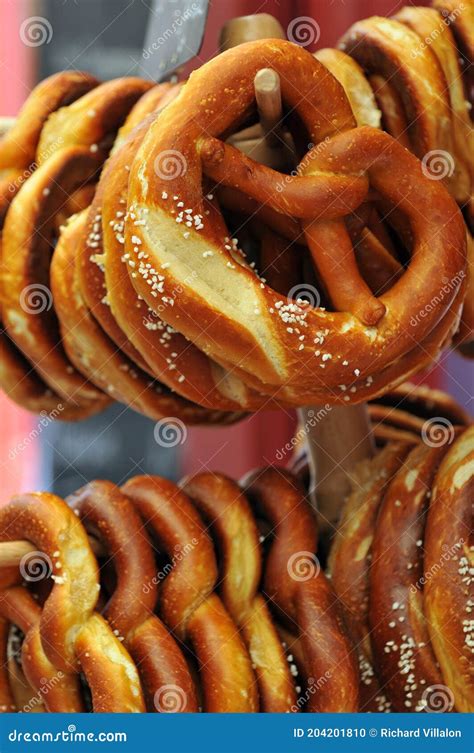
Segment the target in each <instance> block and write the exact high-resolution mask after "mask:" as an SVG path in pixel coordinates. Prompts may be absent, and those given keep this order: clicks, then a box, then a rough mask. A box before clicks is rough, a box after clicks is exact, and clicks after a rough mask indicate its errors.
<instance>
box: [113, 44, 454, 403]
mask: <svg viewBox="0 0 474 753" xmlns="http://www.w3.org/2000/svg"><path fill="white" fill-rule="evenodd" d="M244 52H245V56H243V53H244ZM237 55H239V60H242V57H243V59H244V62H245V65H244V66H242V65H240V68H239V71H240V74H241V82H242V83H241V88H240V90H239V96H238V97H234V96H233V94H232V92H233V86H234V85H235V82H234V76H235V64H236V56H237ZM262 60H265V62H266V64H267V65H268V64H271V67H273V68H274V69H275V70H276V71H277V72H280V73H281V74H282V75H281V78H282V95H283V99H284V101H285V103H286V104H287V105H288V106H289V107H295V108H296V110H297V112H298V114H299V117H300V119H301V120H302V122H303V124H304V126H305V128H306V130H307V132H308V134H309V137H310V138H311V140H312V142H313V143H318V142H320V141H321V139H324V138H325V137H327V140H326V142H325V144H324V148H322V149H317V148H314V149H313V150H312V151H311V152H310V153H309V154H308V155H306V157H305V158H304V160H303V163H302V165H303V167H302V170H301V175H298V176H296V177H294V178H290V179H285V176H281V175H279V174H278V173H274V172H273V171H271V170H270V169H268V168H264V167H263V166H261V165H260V166H259V165H257V164H255V163H251V162H250V161H249V160H248V158H245V157H243V156H239V155H238V153H237V152H236V150H235V149H234V148H233V147H231V146H229V145H224V144H223V143H222V142H219V141H218V139H217V138H216V136H219V135H221V134H222V132H225V131H226V130H228V129H229V128H230V127H232V126H235V123H236V122H238V121H239V120H241V119H242V117H243V113H247V111H248V110H249V108H250V107H251V105H252V101H253V75H254V73H255V72H256V70H258V67H259V66H260V67H261V64H262ZM290 61H291V74H289V73H288V70H287V66H288V65H289V63H290ZM217 68H218V72H219V82H220V86H221V85H222V86H224V88H225V89H226V90H228V98H227V100H226V102H227V105H228V106H227V107H226V108H225V110H224V111H222V113H221V114H220V115H219V117H217V116H216V113H215V112H214V111H213V109H212V107H208V103H209V101H211V100H212V96H213V91H214V90H213V85H214V84H213V71H214V70H215V69H216V70H217ZM289 75H290V76H291V78H289ZM315 77H318V79H319V82H320V83H319V86H320V87H321V89H323V90H324V91H325V92H326V97H325V98H324V100H323V102H319V101H318V102H316V101H315V98H314V92H313V90H312V81H313V80H314V78H315ZM338 86H339V85H338V84H337V82H336V81H335V80H334V79H332V78H331V77H330V74H329V73H328V72H326V71H325V70H324V69H322V68H321V65H320V64H319V63H318V62H317V61H315V60H314V59H313V58H312V57H311V56H309V55H307V54H306V53H305V52H304V51H301V50H296V49H295V48H294V47H292V46H291V45H288V43H284V42H279V41H272V42H256V43H250V44H249V45H248V46H246V48H245V50H244V49H243V48H239V52H238V53H237V52H235V51H229V52H227V53H225V54H223V55H222V56H220V57H219V59H218V62H216V61H211V62H210V63H208V64H207V65H205V66H203V67H202V68H201V69H199V71H197V72H195V73H194V74H193V76H192V77H191V78H190V80H189V82H188V83H187V84H186V85H185V86H184V87H183V90H182V92H181V93H180V95H179V97H178V98H177V99H176V100H175V101H174V102H172V103H171V104H170V105H169V106H168V107H167V108H166V110H165V111H164V112H163V113H162V114H161V115H160V117H159V118H158V119H157V120H156V121H155V122H154V123H153V124H152V125H151V127H150V129H149V130H148V133H147V135H146V138H145V140H144V142H143V145H142V147H141V148H140V150H139V152H138V154H137V156H136V158H135V161H134V164H133V166H132V170H131V174H130V181H129V196H128V201H129V204H128V206H129V210H130V211H131V212H133V215H134V222H133V223H126V228H125V241H126V242H125V252H126V254H129V255H130V260H131V261H132V262H133V265H134V268H133V269H134V272H135V276H134V277H131V280H132V283H133V285H134V287H135V288H136V290H137V292H138V293H139V294H140V295H141V296H142V297H143V298H144V299H145V300H146V302H147V304H148V305H149V306H150V307H151V308H152V309H156V310H158V309H159V310H160V316H162V318H164V319H165V320H166V321H167V322H169V323H170V324H171V325H172V326H174V327H176V328H178V329H179V330H180V331H181V332H182V333H183V334H185V335H186V336H187V337H188V338H189V339H191V340H192V341H193V342H194V343H195V344H197V345H198V347H200V348H202V349H205V350H206V352H209V354H210V355H211V356H212V357H213V358H215V359H216V360H218V361H220V362H221V363H223V364H224V365H229V366H233V367H234V368H236V367H237V366H238V373H239V374H241V375H242V377H243V378H244V380H246V381H247V382H248V383H250V384H252V385H253V386H255V387H256V389H258V390H260V391H261V392H266V393H267V394H276V393H277V394H278V397H279V398H280V399H283V400H287V401H288V402H293V403H296V404H300V403H303V402H306V403H308V402H311V401H317V400H319V401H321V400H325V399H329V400H330V401H331V402H343V401H346V402H347V401H351V402H357V401H360V400H362V399H365V398H367V397H370V396H371V395H373V394H374V393H376V392H378V391H380V390H381V389H382V388H383V387H384V386H386V385H387V382H389V381H395V379H398V380H400V378H402V376H403V373H404V369H406V368H407V367H408V365H407V362H406V361H405V360H404V359H403V358H402V356H406V355H407V354H408V353H409V351H412V350H414V351H416V348H417V347H419V346H420V345H422V344H425V345H426V344H427V339H429V337H430V334H431V335H432V336H433V339H434V342H432V346H434V343H435V342H436V341H437V342H438V343H440V342H445V341H446V338H447V337H449V331H450V328H448V331H445V333H444V334H441V332H438V334H435V327H436V325H438V326H439V325H440V324H441V322H442V321H443V314H444V313H446V311H447V308H449V306H450V305H451V304H452V303H453V302H454V301H455V300H456V296H457V295H458V294H460V293H459V290H460V283H461V281H462V277H463V274H464V269H465V256H464V255H465V238H464V230H463V225H462V221H461V218H460V215H459V214H458V213H457V211H456V208H455V205H454V203H453V202H452V200H451V199H450V198H449V196H448V194H447V193H446V191H445V189H444V187H442V186H441V185H440V184H439V183H438V182H436V181H430V180H429V179H427V178H426V177H425V175H424V174H423V171H422V169H421V165H420V163H419V162H418V161H417V160H416V159H415V158H414V157H413V156H412V155H410V154H408V153H407V152H406V150H404V149H403V148H402V147H400V145H399V144H397V142H395V141H393V140H392V139H391V138H390V137H389V136H388V135H387V134H384V133H382V132H379V131H377V130H374V129H371V128H369V127H363V128H359V129H356V130H347V129H350V127H351V125H352V124H353V121H352V116H351V113H350V107H349V105H348V103H347V101H345V100H344V99H343V90H342V88H338ZM329 94H331V96H329ZM209 98H211V99H209ZM329 102H331V113H332V123H331V126H330V125H329V120H330V118H329V112H328V111H326V110H325V109H324V108H325V105H324V103H329ZM199 103H201V104H199ZM183 113H187V114H186V121H185V123H184V124H183ZM178 118H179V121H180V128H178V126H177V120H178ZM335 131H336V132H337V131H339V133H337V135H335V136H332V137H331V134H332V133H334V132H335ZM344 131H345V132H344ZM170 147H172V149H173V152H174V153H179V154H181V155H182V156H183V158H184V160H185V162H186V172H185V175H178V176H177V177H176V178H175V180H174V181H173V186H172V192H173V195H174V196H176V197H177V200H176V202H175V201H174V199H173V197H172V195H171V190H170V185H169V181H167V180H166V179H165V178H164V177H160V175H159V171H155V169H154V165H156V164H158V165H159V160H160V155H162V154H165V153H166V150H169V149H170ZM250 171H251V172H250ZM203 172H204V173H205V174H207V175H208V176H211V177H212V178H214V179H216V180H219V181H224V183H226V184H227V185H230V186H232V187H234V188H237V189H239V190H243V191H244V192H245V193H247V194H249V195H250V196H251V197H253V198H255V197H256V196H257V197H258V198H259V200H260V201H261V202H262V203H268V204H269V206H271V207H272V209H274V210H277V211H279V212H280V213H281V212H284V213H286V214H289V215H290V216H293V217H300V218H302V219H303V225H304V229H305V235H306V240H307V242H308V245H309V247H310V250H311V252H312V255H313V259H314V261H315V262H316V266H317V268H318V272H319V275H320V277H321V278H322V279H323V281H324V283H325V287H326V288H327V289H328V291H329V293H330V296H331V300H332V303H333V305H335V307H336V308H340V309H342V310H343V311H345V312H346V313H340V312H334V313H332V312H325V311H322V310H321V309H313V308H312V307H311V306H308V305H301V304H299V303H298V302H292V303H288V301H285V300H282V299H281V296H278V295H277V294H276V293H275V291H273V290H272V289H271V288H269V287H268V286H267V285H265V283H263V282H262V281H261V280H260V279H259V278H258V277H257V276H255V274H254V273H253V272H252V271H251V270H250V269H249V268H248V267H246V266H245V265H244V264H242V263H238V262H237V263H234V262H235V260H233V257H232V256H231V254H230V252H228V251H227V250H226V249H225V243H224V239H223V238H222V237H221V236H220V228H217V227H216V226H215V225H214V224H213V222H212V221H211V219H210V218H208V217H206V215H205V205H204V201H203V198H202V195H201V175H202V173H203ZM361 174H362V175H366V176H367V178H368V179H370V183H371V185H372V186H373V187H374V188H375V189H376V191H377V192H378V193H380V194H382V195H383V196H384V197H385V198H387V199H389V200H390V201H391V202H393V203H395V204H397V205H398V207H399V209H400V210H401V211H403V212H404V213H405V214H406V215H407V216H408V217H409V219H410V223H411V225H412V229H413V233H414V238H415V242H414V251H413V255H412V260H411V263H410V265H409V267H408V270H407V271H406V273H405V274H404V275H403V276H402V277H401V279H400V280H399V281H398V282H397V283H396V284H395V285H393V287H392V288H391V289H390V290H388V291H387V292H386V293H385V294H384V295H382V296H381V297H380V298H374V296H373V295H372V293H371V292H370V289H369V288H368V287H367V285H366V283H365V281H364V280H363V278H362V277H361V276H360V275H359V273H358V271H357V269H356V268H355V262H354V261H353V260H354V256H353V252H351V245H350V240H349V237H348V236H347V232H346V231H345V229H344V225H343V223H342V221H339V220H337V219H334V218H335V217H337V216H338V215H339V216H340V215H341V214H344V213H347V212H349V211H351V207H352V208H355V207H356V206H357V205H358V204H359V203H360V201H361V200H362V199H363V197H364V193H365V189H364V178H363V177H362V175H361ZM249 175H251V176H252V177H251V180H250V178H249ZM287 178H288V176H287ZM278 185H281V191H279V190H278ZM365 185H366V184H365ZM168 192H170V196H169V198H164V197H165V196H166V197H168ZM329 197H332V198H331V199H330V198H329ZM177 204H179V205H180V206H181V204H182V207H183V210H182V211H183V212H184V211H185V210H187V209H189V211H191V212H192V214H193V216H194V217H195V218H200V219H196V223H199V230H198V229H197V228H198V224H196V226H195V224H194V221H193V222H192V223H191V224H192V225H193V227H191V228H189V236H190V237H189V238H187V237H186V236H187V235H188V230H187V229H186V230H185V231H184V235H183V228H182V227H181V225H182V222H177V220H180V210H179V207H177ZM329 204H331V208H329ZM324 206H325V207H326V209H325V211H323V212H322V214H319V215H318V212H317V207H320V208H322V207H324ZM415 207H416V210H415ZM311 211H313V215H312V216H311ZM441 214H442V216H443V221H442V222H440V216H441ZM422 215H423V217H422ZM327 217H328V218H331V217H332V218H333V219H326V218H327ZM137 223H138V224H137ZM190 239H191V240H192V242H191V240H190ZM329 249H331V254H332V255H329ZM343 256H344V257H345V258H344V265H343V267H344V268H345V273H344V274H343V275H341V274H340V269H341V268H342V267H341V261H342V257H343ZM145 262H146V263H145ZM162 264H165V265H166V272H165V275H164V277H165V280H164V284H163V292H162V293H159V292H157V290H156V289H155V288H154V286H153V285H149V284H148V282H149V280H148V281H147V279H146V278H149V276H150V275H152V278H153V275H154V274H157V273H158V272H157V270H159V269H160V267H161V265H162ZM229 264H230V267H229ZM167 265H169V266H167ZM440 265H441V267H443V269H442V270H441V269H440ZM191 268H193V269H194V270H195V271H196V272H197V276H196V277H195V278H193V279H190V278H189V276H188V273H189V272H190V269H191ZM428 268H429V269H430V274H429V276H427V275H426V269H428ZM129 271H131V270H129ZM438 271H440V273H441V274H440V277H439V278H438V274H437V272H438ZM456 275H459V278H458V280H459V282H458V283H454V285H453V290H452V293H453V294H452V295H449V294H448V296H447V297H446V299H445V300H444V301H443V303H445V304H446V307H437V308H436V314H435V315H434V316H426V317H420V320H421V319H423V321H420V323H419V325H418V326H417V327H416V328H415V329H416V334H415V332H414V333H413V334H414V339H416V341H417V346H416V347H415V349H413V345H414V339H412V338H411V337H410V325H409V322H410V319H411V316H412V309H411V306H412V304H413V301H414V300H416V301H417V305H418V304H420V309H423V310H424V309H425V307H426V306H428V309H429V308H430V305H429V302H430V300H432V298H433V296H434V295H436V294H437V293H439V289H440V283H441V280H442V278H443V277H446V278H447V279H449V280H452V279H453V276H454V277H456ZM218 280H219V283H218V284H217V281H218ZM173 288H174V289H176V288H182V292H181V293H180V295H179V296H178V297H176V299H175V300H174V302H173V305H169V303H168V301H167V295H168V293H169V291H170V290H172V289H173ZM163 306H164V309H163ZM455 308H456V310H457V306H456V305H455ZM162 309H163V310H162ZM256 311H257V312H258V314H255V312H256ZM348 311H350V312H352V314H351V313H347V312H348ZM423 313H426V312H425V311H423ZM202 321H204V322H205V323H206V326H205V330H203V328H202V325H201V322H202ZM453 326H456V325H455V323H454V322H453ZM412 329H413V327H412ZM451 331H452V328H451ZM347 332H350V338H348V337H347V336H345V335H346V333H347ZM321 340H322V342H321ZM425 341H426V342H425ZM320 345H323V347H322V348H321V347H319V346H320ZM317 354H319V355H317ZM323 357H324V361H323V360H322V358H323ZM411 358H412V360H411V369H412V370H413V369H414V368H417V367H418V368H419V366H420V363H421V361H422V360H423V356H422V355H421V352H420V351H416V355H415V352H414V353H413V354H412V356H411ZM396 359H400V360H399V361H397V360H396ZM408 360H409V361H410V359H408ZM343 363H348V364H349V369H352V370H353V371H355V370H356V369H357V372H358V376H357V379H356V380H354V382H353V383H352V382H351V385H352V386H353V387H354V388H355V389H354V390H353V391H352V392H348V394H346V395H343V394H342V392H343V390H341V388H340V385H341V384H342V385H346V382H347V379H346V377H347V373H348V372H347V367H346V366H343ZM388 363H390V364H391V366H390V367H388ZM384 367H386V368H387V371H386V372H384V371H383V369H384ZM321 368H323V369H324V370H323V371H320V369H321ZM405 373H406V372H405ZM319 375H321V376H319ZM391 375H392V376H391ZM395 375H396V376H395Z"/></svg>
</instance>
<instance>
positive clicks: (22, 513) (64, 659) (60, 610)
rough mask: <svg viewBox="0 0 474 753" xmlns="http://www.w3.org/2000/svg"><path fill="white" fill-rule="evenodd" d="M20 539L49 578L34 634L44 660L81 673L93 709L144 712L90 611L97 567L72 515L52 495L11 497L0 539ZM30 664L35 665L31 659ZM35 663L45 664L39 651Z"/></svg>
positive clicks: (128, 669)
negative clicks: (49, 586) (32, 550)
mask: <svg viewBox="0 0 474 753" xmlns="http://www.w3.org/2000/svg"><path fill="white" fill-rule="evenodd" d="M19 538H27V539H28V540H29V541H31V542H32V543H33V544H34V545H35V546H36V547H37V550H38V551H37V554H39V556H40V557H42V558H43V561H44V563H46V566H47V568H49V570H50V571H51V573H52V575H53V576H54V577H53V581H54V582H53V587H52V589H51V592H50V594H49V596H48V597H47V599H46V601H45V603H44V607H43V610H42V612H41V617H40V620H39V633H38V635H39V637H40V644H41V647H42V649H41V650H42V651H44V654H45V656H46V657H47V659H48V660H49V662H51V663H52V664H53V665H54V667H55V668H56V670H59V671H61V672H64V673H67V674H70V673H72V672H78V671H79V670H82V671H83V672H84V674H85V676H86V678H87V681H88V684H89V686H90V688H91V691H92V698H93V704H94V709H95V710H96V711H104V712H106V711H112V710H114V711H122V712H126V711H128V712H130V711H143V710H144V702H143V698H142V692H141V687H140V681H139V678H138V674H137V671H136V668H135V665H134V663H133V662H132V660H131V658H130V656H129V654H128V653H127V651H126V650H125V648H124V647H123V646H122V644H121V643H120V641H119V640H118V639H117V637H116V636H115V635H114V634H113V632H112V629H111V628H110V627H109V625H108V624H107V623H106V622H105V620H104V619H103V618H102V617H100V616H99V615H98V614H97V613H95V612H94V609H95V606H96V603H97V598H98V595H99V590H100V586H99V582H98V570H97V564H96V561H95V558H94V555H93V553H92V551H91V549H90V546H89V542H88V539H87V535H86V532H85V530H84V528H83V527H82V525H81V524H80V522H79V521H78V519H77V517H76V516H75V515H74V513H73V512H72V511H71V510H70V509H69V508H68V506H67V505H66V504H65V503H64V502H63V500H61V499H60V498H59V497H56V496H54V495H52V494H47V493H37V494H23V495H20V496H17V497H14V498H13V499H12V500H11V501H10V503H9V504H8V505H6V506H4V507H2V508H1V509H0V539H1V540H2V541H13V540H15V539H19ZM33 629H34V625H33ZM27 637H28V639H30V637H31V636H30V633H29V634H28V636H27ZM33 646H34V644H33ZM30 649H31V650H32V651H34V648H32V647H31V646H30ZM38 650H39V648H38ZM30 660H31V661H32V662H34V661H35V656H34V655H33V656H32V657H31V659H30ZM38 660H39V661H44V659H43V656H42V654H41V653H40V655H39V656H38ZM112 672H113V676H114V683H113V684H111V683H110V677H111V674H112ZM66 702H67V701H65V703H66Z"/></svg>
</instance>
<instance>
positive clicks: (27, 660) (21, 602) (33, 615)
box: [0, 586, 84, 713]
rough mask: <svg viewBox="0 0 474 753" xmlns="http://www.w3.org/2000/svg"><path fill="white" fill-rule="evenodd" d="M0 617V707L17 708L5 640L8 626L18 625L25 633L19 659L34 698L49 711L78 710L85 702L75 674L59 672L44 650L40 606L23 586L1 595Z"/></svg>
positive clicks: (2, 708) (6, 590)
mask: <svg viewBox="0 0 474 753" xmlns="http://www.w3.org/2000/svg"><path fill="white" fill-rule="evenodd" d="M0 615H1V617H0V619H1V621H2V623H3V625H4V630H2V638H3V640H2V644H3V645H2V664H3V667H2V677H1V680H0V699H1V701H2V703H1V704H0V710H1V711H4V712H5V711H16V710H22V709H18V708H17V706H16V704H15V702H14V689H13V687H12V682H11V679H10V678H9V677H8V675H9V672H8V670H7V659H8V653H7V651H8V649H7V640H8V632H9V627H10V626H11V625H16V626H18V627H19V628H20V629H21V631H22V632H23V633H24V634H25V636H26V637H25V639H24V641H23V646H22V651H21V659H22V668H23V671H24V672H25V676H26V678H27V679H28V681H29V683H30V685H31V687H32V689H33V690H34V691H35V696H34V697H35V698H36V699H37V701H38V702H42V703H43V704H44V706H45V707H46V709H47V710H48V711H51V712H54V711H59V712H69V713H73V712H80V711H84V705H83V702H82V699H81V695H80V688H79V682H78V678H77V676H76V675H74V674H69V673H64V672H58V671H57V669H56V667H55V666H54V665H53V664H52V663H51V662H50V661H49V659H48V657H47V656H46V654H45V653H44V650H43V647H42V644H41V638H40V633H39V623H40V619H41V607H40V606H39V605H38V604H37V602H36V601H35V600H34V599H33V597H32V596H31V595H30V594H29V593H28V592H27V591H26V590H25V589H24V588H20V587H18V586H12V587H10V588H7V589H5V590H4V591H2V593H1V595H0Z"/></svg>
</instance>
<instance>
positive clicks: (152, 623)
mask: <svg viewBox="0 0 474 753" xmlns="http://www.w3.org/2000/svg"><path fill="white" fill-rule="evenodd" d="M66 502H67V503H68V504H69V505H70V506H71V507H72V509H73V510H75V511H77V513H78V514H79V518H80V520H81V521H82V522H83V524H84V525H85V527H86V529H87V528H89V529H92V530H93V531H94V532H98V533H99V536H100V540H101V541H102V542H104V543H105V546H106V550H107V554H108V556H109V557H110V558H111V559H112V563H113V566H114V570H115V574H116V579H117V581H116V585H115V589H114V591H113V593H112V595H111V597H110V599H109V600H108V602H107V605H106V608H105V609H104V617H105V618H106V619H107V621H108V623H109V624H110V626H111V628H112V630H114V631H117V633H118V634H119V635H120V636H121V637H122V639H123V642H124V645H125V646H126V648H127V650H128V651H129V652H130V655H131V656H132V658H133V660H134V662H135V664H136V666H137V668H138V672H139V675H140V678H141V680H142V685H143V690H144V693H145V697H146V701H147V709H148V711H163V710H166V709H165V708H163V707H162V706H161V705H160V703H157V699H156V693H157V692H159V691H160V688H163V687H164V686H170V685H175V686H178V687H180V688H181V689H182V691H183V693H184V696H183V698H184V703H182V704H181V705H180V707H179V709H178V710H179V711H182V712H185V711H197V699H196V694H195V690H194V684H193V681H192V679H191V676H190V673H189V669H188V667H187V664H186V662H185V660H184V657H183V655H182V653H181V651H180V649H179V647H178V645H177V643H176V642H175V641H174V639H173V637H172V636H171V634H170V633H169V632H168V630H167V629H166V628H165V626H164V625H163V623H162V622H161V620H160V619H159V618H158V617H157V616H156V615H155V614H154V608H155V604H156V599H157V595H158V593H157V592H158V589H157V580H156V566H155V558H154V556H153V549H152V547H151V546H150V542H149V539H148V537H147V535H146V533H145V531H144V529H143V526H142V522H141V518H140V516H139V515H138V514H137V512H136V511H135V509H134V506H133V504H132V503H131V502H130V501H129V500H128V499H127V497H126V496H125V495H124V494H122V492H121V491H120V490H119V489H118V487H116V486H115V485H114V484H112V483H110V482H109V481H93V482H92V483H90V484H87V486H85V487H83V488H82V489H79V491H77V492H75V493H74V494H72V495H71V496H70V497H68V498H67V500H66Z"/></svg>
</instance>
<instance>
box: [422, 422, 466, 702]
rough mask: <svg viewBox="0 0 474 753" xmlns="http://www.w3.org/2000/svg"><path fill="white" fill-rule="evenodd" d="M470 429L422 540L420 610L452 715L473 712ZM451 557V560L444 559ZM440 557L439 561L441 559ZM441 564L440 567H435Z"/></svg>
mask: <svg viewBox="0 0 474 753" xmlns="http://www.w3.org/2000/svg"><path fill="white" fill-rule="evenodd" d="M473 499H474V428H473V427H470V428H468V429H466V430H465V431H464V432H463V433H462V434H461V436H460V437H459V438H458V439H457V440H456V441H455V442H454V444H453V445H452V446H451V447H450V449H449V452H448V453H447V455H446V456H445V458H444V460H443V462H442V463H441V465H440V467H439V470H438V473H437V474H436V478H435V483H434V486H433V492H432V498H431V503H430V507H429V512H428V519H427V524H426V534H425V562H424V568H425V574H427V573H430V574H431V575H432V577H430V578H427V580H426V585H425V610H426V615H427V619H428V628H429V632H430V636H431V641H432V644H433V647H434V649H435V652H436V656H437V659H438V662H439V665H440V668H441V672H442V674H443V677H444V678H445V682H446V684H447V685H448V686H449V688H450V689H451V691H452V692H453V694H454V703H455V706H456V709H457V710H458V711H464V712H472V711H474V661H473V653H474V622H473V608H474V587H473V573H474V555H473V552H474V541H473V508H472V504H473ZM446 552H451V553H452V556H451V557H446ZM443 555H444V556H443ZM440 562H442V563H443V564H442V566H441V567H440V566H439V563H440Z"/></svg>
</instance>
